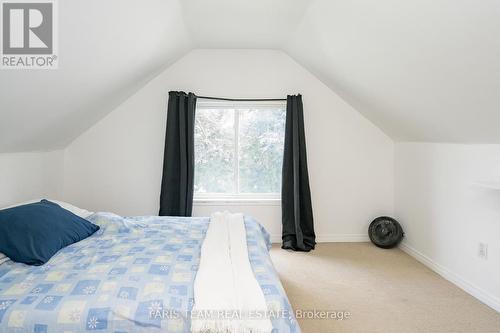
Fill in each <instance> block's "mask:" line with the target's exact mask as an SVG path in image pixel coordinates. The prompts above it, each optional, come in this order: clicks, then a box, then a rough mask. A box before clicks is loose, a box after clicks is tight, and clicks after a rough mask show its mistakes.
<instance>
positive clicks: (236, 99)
mask: <svg viewBox="0 0 500 333" xmlns="http://www.w3.org/2000/svg"><path fill="white" fill-rule="evenodd" d="M195 96H196V97H197V98H202V99H214V100H219V101H231V102H276V101H286V98H224V97H211V96H198V95H195Z"/></svg>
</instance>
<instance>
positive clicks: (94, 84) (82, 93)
mask: <svg viewBox="0 0 500 333" xmlns="http://www.w3.org/2000/svg"><path fill="white" fill-rule="evenodd" d="M58 6H59V15H58V17H59V68H58V69H57V70H0V152H16V151H30V150H48V149H55V148H61V147H65V146H66V145H67V144H68V143H69V142H71V141H72V140H73V139H74V138H76V137H77V136H78V135H80V134H81V133H82V132H83V131H84V130H85V129H87V128H88V127H90V126H91V125H92V124H94V123H95V122H96V121H98V120H99V119H100V118H102V117H103V116H104V115H105V114H107V113H108V112H110V111H111V110H112V109H113V108H114V107H115V106H117V105H118V104H119V103H120V102H122V101H123V100H125V99H126V98H127V97H128V96H130V95H131V94H132V93H133V92H134V91H136V90H137V89H139V88H140V87H141V86H143V85H144V83H145V82H146V81H147V80H148V79H150V78H151V77H153V76H154V75H155V74H158V73H159V72H161V71H162V68H164V67H165V66H168V65H169V64H170V63H172V62H174V61H175V60H177V59H178V58H179V57H181V56H182V55H183V54H185V53H186V52H187V51H188V50H189V49H190V48H192V44H191V41H190V38H189V36H188V33H187V30H186V29H185V25H184V22H183V19H182V15H181V8H180V5H179V2H178V1H177V0H148V1H132V0H106V1H102V0H63V1H58Z"/></svg>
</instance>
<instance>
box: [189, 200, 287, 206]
mask: <svg viewBox="0 0 500 333" xmlns="http://www.w3.org/2000/svg"><path fill="white" fill-rule="evenodd" d="M193 205H194V206H281V199H249V198H241V199H228V198H225V199H222V198H221V199H216V198H213V199H212V198H198V199H196V198H195V199H194V200H193Z"/></svg>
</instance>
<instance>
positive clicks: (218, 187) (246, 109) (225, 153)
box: [194, 102, 286, 195]
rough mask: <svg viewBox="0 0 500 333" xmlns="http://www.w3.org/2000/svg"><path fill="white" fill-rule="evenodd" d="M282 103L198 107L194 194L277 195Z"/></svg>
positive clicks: (279, 182) (282, 135)
mask: <svg viewBox="0 0 500 333" xmlns="http://www.w3.org/2000/svg"><path fill="white" fill-rule="evenodd" d="M285 109H286V105H285V103H267V104H264V103H252V104H249V103H238V104H234V103H231V102H228V103H211V104H209V103H206V104H204V103H200V102H198V105H197V109H196V118H195V187H194V189H195V194H203V193H214V194H223V195H238V194H259V193H266V194H272V193H279V192H280V191H281V168H282V164H283V146H284V135H285V134H284V133H285V115H286V111H285Z"/></svg>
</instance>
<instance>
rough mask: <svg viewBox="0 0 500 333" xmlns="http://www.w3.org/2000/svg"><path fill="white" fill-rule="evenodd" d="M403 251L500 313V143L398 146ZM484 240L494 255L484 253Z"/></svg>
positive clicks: (398, 209) (397, 194)
mask: <svg viewBox="0 0 500 333" xmlns="http://www.w3.org/2000/svg"><path fill="white" fill-rule="evenodd" d="M395 156H396V157H395V163H396V168H395V174H396V178H395V179H396V180H395V183H396V190H395V198H396V204H395V207H396V216H397V217H398V218H399V219H400V221H401V222H402V224H403V226H404V229H405V231H406V239H405V241H404V244H403V249H405V250H406V251H408V252H409V253H410V254H412V255H414V256H415V257H416V258H417V259H420V260H421V261H423V262H424V263H425V264H427V265H429V266H430V267H431V268H433V269H434V270H436V271H437V272H438V273H440V274H442V275H443V276H445V277H446V278H448V279H449V280H451V281H453V282H455V283H456V284H458V285H459V286H460V287H462V288H464V289H465V290H467V291H469V292H470V293H472V294H473V295H474V296H476V297H478V298H479V299H481V300H482V301H483V302H485V303H487V304H489V305H490V306H492V307H494V308H496V309H497V311H500V242H499V240H500V191H497V190H491V189H487V188H483V187H481V186H477V185H474V183H476V182H489V181H500V145H455V144H426V143H400V144H397V145H396V155H395ZM479 242H483V243H487V244H488V251H489V253H488V259H487V260H483V259H480V258H479V257H478V246H479Z"/></svg>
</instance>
